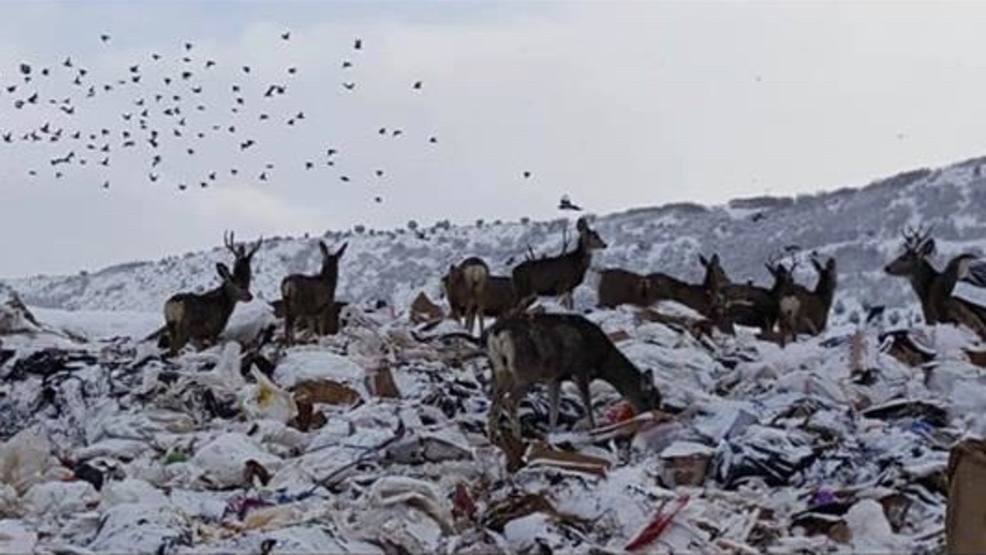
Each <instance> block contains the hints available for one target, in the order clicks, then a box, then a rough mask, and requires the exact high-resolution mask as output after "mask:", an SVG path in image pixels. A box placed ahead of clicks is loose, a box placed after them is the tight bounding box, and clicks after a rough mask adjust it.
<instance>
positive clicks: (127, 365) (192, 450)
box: [0, 309, 986, 554]
mask: <svg viewBox="0 0 986 555" xmlns="http://www.w3.org/2000/svg"><path fill="white" fill-rule="evenodd" d="M589 318H590V319H592V320H594V321H596V322H597V323H599V324H600V325H601V326H602V328H603V329H604V331H606V332H607V333H610V334H611V336H612V337H616V338H618V339H619V340H618V341H617V346H618V347H619V348H620V349H621V350H622V351H623V352H624V353H625V354H626V355H627V356H628V357H629V358H630V359H631V360H632V361H633V362H634V363H635V364H636V365H638V366H639V367H641V368H643V369H651V370H653V372H654V375H655V379H656V381H657V385H658V387H660V389H661V391H662V392H663V394H664V399H665V407H664V408H663V410H662V411H660V412H652V413H645V414H638V415H633V414H632V411H628V410H627V408H626V406H625V403H624V402H623V401H622V400H621V399H620V398H619V396H618V394H617V393H616V392H615V390H613V389H612V388H610V387H609V386H608V385H607V384H605V383H603V382H601V381H600V382H596V383H594V384H592V399H593V403H594V408H593V410H594V411H595V414H596V416H597V418H596V420H597V422H598V423H599V426H598V427H597V428H596V429H588V427H587V424H586V422H587V420H586V418H585V416H586V415H585V410H584V408H583V407H582V405H581V402H580V401H579V396H578V393H577V391H576V390H575V388H574V386H573V384H565V386H564V387H563V394H562V403H561V411H560V412H561V415H560V418H559V425H558V427H557V429H556V430H548V429H547V421H548V416H547V413H548V403H547V394H546V392H545V391H544V390H543V389H538V390H536V391H534V392H532V393H531V394H529V395H528V396H527V398H526V399H525V400H524V401H523V402H522V403H521V410H520V418H521V421H522V425H523V427H524V429H525V432H526V433H525V436H524V438H523V439H522V440H519V441H515V442H514V443H513V444H500V445H492V444H490V442H489V441H488V439H487V435H486V423H487V409H488V406H489V401H488V397H487V395H488V393H487V392H488V389H489V384H488V381H489V379H490V378H489V373H490V370H489V367H488V364H487V362H486V360H485V358H484V357H483V356H480V355H481V354H477V353H476V351H475V348H474V347H470V346H465V345H463V344H459V343H457V342H455V341H451V340H450V341H441V340H429V339H427V338H424V337H422V334H421V333H418V330H415V326H416V325H417V324H415V323H412V322H411V321H409V320H408V319H406V318H405V317H402V316H394V315H392V314H390V313H389V312H383V311H380V312H372V313H363V314H356V313H355V312H353V313H351V314H348V317H347V319H346V327H345V328H344V329H343V330H342V331H341V332H340V333H339V334H338V335H335V336H329V337H324V338H321V339H320V340H319V341H317V342H310V343H307V344H300V345H296V346H294V347H291V348H287V349H285V348H283V347H281V346H279V345H277V344H276V343H267V344H262V345H260V346H253V347H250V348H244V347H243V346H242V345H241V344H240V343H237V342H235V341H226V342H221V343H220V344H218V345H215V346H213V347H210V348H208V349H205V350H203V351H200V352H191V351H187V352H186V353H185V354H183V355H181V356H180V357H178V358H176V359H166V358H163V357H162V354H163V353H159V352H158V350H157V349H156V347H155V346H154V345H148V342H145V341H142V340H141V339H142V338H133V339H124V340H121V339H120V338H116V339H114V340H113V341H110V342H105V341H87V342H82V343H80V342H78V341H75V340H72V339H70V338H66V337H63V336H61V335H59V334H57V333H38V330H37V329H33V328H30V327H25V328H23V329H21V328H19V327H17V326H15V327H13V328H9V329H8V331H6V332H3V333H4V335H2V336H0V341H2V344H0V439H2V440H3V444H2V445H0V551H3V552H12V551H16V552H31V551H44V552H51V551H64V552H72V553H89V552H92V553H95V552H123V551H126V552H133V551H139V552H153V553H202V552H209V553H216V552H232V551H237V552H240V551H249V552H254V553H264V554H268V553H269V554H274V553H299V552H319V553H324V552H333V553H347V552H358V553H405V552H413V553H419V552H453V551H454V552H457V553H458V552H462V553H479V552H490V551H502V552H524V553H529V552H537V553H552V552H570V553H608V552H623V551H626V550H629V551H633V550H637V549H646V550H647V551H648V552H685V551H687V552H703V553H764V552H768V553H780V552H785V553H787V552H791V551H811V552H818V551H823V552H824V551H850V550H851V551H861V550H865V551H871V552H872V551H880V552H888V551H893V552H907V551H912V552H913V551H931V550H937V549H940V548H941V546H942V545H943V543H944V534H945V512H946V497H947V493H948V483H947V470H948V459H949V449H950V448H951V447H952V445H954V444H955V443H956V442H958V441H959V440H961V439H964V438H966V437H970V436H976V437H981V436H982V434H983V430H984V429H986V411H984V410H983V408H986V378H984V377H983V374H982V370H981V369H980V368H979V367H978V366H976V365H975V364H973V363H972V362H970V360H973V359H975V357H974V356H970V353H972V354H975V352H977V351H976V349H977V348H980V349H981V347H979V346H977V344H976V340H975V338H974V337H973V336H972V335H971V334H967V333H965V332H964V331H962V330H960V329H957V328H954V327H950V326H938V327H931V328H924V329H920V330H913V331H912V332H910V333H903V334H898V336H899V337H898V336H894V337H897V339H895V338H894V337H891V336H881V334H878V333H877V332H875V331H873V332H870V331H867V330H860V331H858V330H855V329H849V330H842V331H839V330H833V331H832V332H831V333H829V334H828V335H827V336H825V337H820V338H815V339H804V340H801V341H799V342H797V343H794V344H788V345H787V346H786V347H785V348H781V347H780V346H778V345H775V344H773V343H768V342H763V341H760V340H758V339H756V338H754V337H753V335H752V332H749V333H747V332H745V331H742V330H741V331H740V333H739V335H737V336H735V337H729V336H719V335H715V336H714V337H713V339H712V340H709V339H707V338H705V339H703V340H701V341H700V340H697V339H695V338H694V337H692V336H691V335H690V334H689V333H687V331H683V330H680V329H675V328H672V327H668V326H667V325H665V324H662V323H659V322H645V323H637V322H636V321H635V318H634V315H633V313H632V311H630V310H622V309H621V310H602V311H597V312H593V313H591V314H589ZM37 327H38V326H35V328H37ZM429 327H430V328H431V329H429V331H428V336H429V337H430V338H434V337H437V336H440V335H441V334H442V333H443V331H447V330H449V329H455V327H454V325H453V324H451V323H449V322H444V323H441V324H439V325H438V326H437V327H435V325H434V322H431V323H430V324H429ZM888 337H890V339H889V340H888V339H887V338H888ZM908 337H911V339H912V340H913V341H914V343H915V344H920V345H922V346H923V348H924V349H925V350H926V351H927V352H930V353H931V355H930V356H928V357H924V358H920V359H919V360H920V362H918V363H917V364H915V363H914V360H915V359H912V358H908V357H906V356H902V355H900V354H899V352H898V351H897V350H895V349H896V348H895V347H894V345H893V343H894V342H895V341H905V340H907V338H908ZM901 338H902V339H901ZM897 348H900V346H899V345H898V346H897ZM925 358H926V359H927V360H925ZM258 361H266V363H265V364H262V363H258Z"/></svg>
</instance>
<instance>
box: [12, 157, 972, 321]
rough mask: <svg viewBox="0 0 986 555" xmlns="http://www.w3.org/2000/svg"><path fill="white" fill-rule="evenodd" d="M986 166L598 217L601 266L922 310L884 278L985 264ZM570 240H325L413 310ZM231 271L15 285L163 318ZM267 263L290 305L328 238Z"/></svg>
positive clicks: (206, 263) (510, 229)
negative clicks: (923, 259)
mask: <svg viewBox="0 0 986 555" xmlns="http://www.w3.org/2000/svg"><path fill="white" fill-rule="evenodd" d="M984 163H986V158H981V159H974V160H968V161H965V162H962V163H959V164H955V165H953V166H950V167H947V168H944V169H934V170H932V169H921V170H915V171H908V172H904V173H901V174H898V175H895V176H893V177H890V178H888V179H883V180H880V181H877V182H874V183H872V184H869V185H867V186H865V187H862V188H859V189H842V190H839V191H835V192H831V193H824V194H818V195H803V196H797V197H754V198H745V199H736V200H733V201H731V202H729V203H728V204H727V205H726V206H711V207H707V206H702V205H698V204H692V203H678V204H672V205H665V206H660V207H656V208H637V209H632V210H628V211H626V212H623V213H617V214H610V215H606V216H602V217H598V218H596V219H595V222H594V227H595V228H596V229H598V231H599V232H600V234H601V235H602V236H603V237H604V239H605V240H606V241H607V242H608V243H609V248H608V249H606V250H605V251H602V252H600V253H599V254H598V255H597V257H596V259H595V266H597V267H611V266H620V267H624V268H627V269H631V270H635V271H640V272H646V271H664V272H668V273H671V274H674V275H679V276H681V277H683V278H686V279H690V280H697V279H698V278H699V274H700V267H699V265H698V263H697V257H698V254H700V253H701V254H710V253H713V252H718V253H719V254H720V256H721V257H722V259H723V264H724V266H725V268H726V270H727V272H728V273H729V275H730V276H731V277H732V278H733V279H734V280H736V281H743V280H747V279H752V280H754V281H757V282H766V281H767V280H768V277H767V273H766V271H765V269H764V267H763V263H764V261H765V260H766V259H767V258H768V257H769V256H771V255H772V254H775V253H777V252H779V251H781V250H782V249H784V248H785V247H789V246H794V247H797V248H798V249H800V251H801V252H803V253H808V252H813V251H814V252H818V253H819V254H821V255H824V256H835V257H836V259H837V260H838V264H839V294H838V296H837V301H841V302H839V303H838V304H840V308H842V309H844V310H843V311H842V312H843V313H844V314H846V313H848V312H849V311H851V310H852V309H854V308H855V307H856V306H858V305H859V304H860V303H867V304H887V305H890V306H899V307H905V306H906V307H909V309H911V308H913V307H914V305H915V299H914V298H913V294H912V293H911V291H910V288H909V287H908V284H907V283H906V281H905V280H903V279H900V278H892V277H889V276H886V275H885V274H884V273H883V271H882V268H883V266H884V264H885V263H886V262H887V261H888V260H890V259H891V258H892V257H893V256H894V255H895V253H896V252H897V250H898V249H899V245H900V237H901V230H902V229H904V228H906V227H907V226H917V225H919V224H924V225H932V226H933V229H934V236H935V238H936V240H937V243H938V248H939V255H938V256H939V260H940V261H941V262H940V263H941V264H943V263H944V260H945V258H946V257H947V256H949V255H952V254H955V253H958V252H959V251H966V250H969V251H973V252H981V247H982V246H983V245H984V244H986V219H984V218H983V217H982V216H981V215H982V214H986V178H983V177H981V176H980V175H979V167H980V165H981V164H984ZM573 219H574V218H573ZM566 227H567V228H568V230H569V231H568V236H569V239H570V240H571V236H572V232H573V231H572V228H573V226H572V221H571V220H568V219H558V220H554V221H550V222H523V223H521V222H511V223H486V224H484V225H473V226H451V225H437V226H432V227H430V228H421V229H417V230H415V231H412V230H407V229H405V230H397V231H386V232H381V231H370V230H366V231H363V232H362V233H356V232H353V231H348V232H328V233H326V234H325V238H326V241H327V242H329V243H330V244H337V243H341V242H343V241H348V242H349V243H350V245H349V249H348V250H347V252H346V255H345V257H344V258H343V260H342V264H341V268H340V271H341V278H340V284H339V295H340V297H343V298H346V299H349V300H369V299H377V298H383V299H388V300H390V301H392V302H394V303H395V304H397V305H398V306H405V305H406V304H407V303H408V302H409V300H410V298H411V297H412V296H413V294H415V293H416V292H417V291H418V290H420V289H425V290H426V291H428V292H429V293H430V294H432V295H433V296H434V295H437V292H438V277H439V275H440V274H441V273H442V272H444V271H445V269H447V267H448V265H449V264H450V263H453V262H456V261H458V260H460V259H462V258H463V257H465V256H469V255H478V256H481V257H483V258H485V259H486V260H488V261H489V262H490V264H491V266H492V268H493V270H494V272H495V273H508V272H509V268H510V267H511V265H512V264H514V263H516V261H518V260H521V259H523V257H524V256H525V255H526V251H527V247H528V245H530V246H531V247H532V248H533V249H534V250H535V252H537V253H538V254H543V253H552V254H553V253H557V252H558V251H559V250H560V249H561V247H562V230H563V229H565V228H566ZM570 242H571V241H570ZM217 244H220V241H219V238H217ZM330 246H331V245H330ZM228 258H229V255H228V253H227V252H225V250H224V249H223V248H222V247H216V248H214V249H212V250H210V251H207V252H202V253H192V254H187V255H185V256H182V257H169V258H166V259H164V260H160V261H156V262H135V263H130V264H125V265H119V266H113V267H110V268H106V269H104V270H102V271H99V272H95V273H91V274H85V273H81V274H79V275H74V276H38V277H31V278H24V279H14V280H9V281H8V284H9V285H10V286H12V287H14V288H15V289H17V290H18V291H20V292H21V294H22V295H23V297H24V299H25V300H26V301H27V302H28V303H29V304H33V305H37V306H44V307H51V308H66V309H81V308H85V309H108V310H140V311H155V312H156V311H159V310H160V307H161V306H162V304H163V302H164V300H165V299H166V298H167V297H168V296H170V295H171V294H173V293H175V292H177V291H186V290H197V291H198V290H203V289H205V288H207V287H211V286H213V285H214V284H215V283H216V279H217V278H216V276H215V269H214V266H215V262H217V261H223V260H227V259H228ZM254 260H255V261H254V271H255V287H254V290H255V293H256V294H257V295H258V296H260V298H263V299H268V300H271V299H275V298H277V297H278V296H279V293H278V284H279V283H280V280H281V278H283V277H284V276H285V275H286V274H288V273H292V272H314V271H315V270H316V269H317V267H318V264H319V252H318V249H317V246H316V242H315V239H299V238H277V239H272V240H270V241H267V242H266V243H265V244H264V246H263V247H262V248H261V249H260V251H259V252H258V253H257V255H256V257H255V259H254ZM801 272H803V273H801ZM797 277H798V279H799V280H800V281H802V282H805V283H808V284H812V283H813V282H814V275H812V272H811V271H810V269H809V268H808V265H802V267H801V268H800V269H799V274H798V276H797ZM965 290H966V291H968V290H969V288H966V289H965ZM969 293H970V294H975V293H977V291H969ZM576 299H577V301H578V302H580V303H582V305H583V306H585V305H588V304H590V303H593V302H594V293H593V292H592V291H591V289H590V287H589V286H583V287H582V288H580V290H579V291H578V292H577V296H576Z"/></svg>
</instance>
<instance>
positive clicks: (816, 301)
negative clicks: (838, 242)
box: [778, 258, 837, 341]
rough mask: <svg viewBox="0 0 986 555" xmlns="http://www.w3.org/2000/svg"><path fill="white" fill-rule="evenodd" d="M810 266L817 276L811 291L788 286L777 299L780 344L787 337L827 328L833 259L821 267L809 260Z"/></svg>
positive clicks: (832, 291) (832, 294)
mask: <svg viewBox="0 0 986 555" xmlns="http://www.w3.org/2000/svg"><path fill="white" fill-rule="evenodd" d="M811 264H812V266H814V267H815V271H816V272H817V273H818V281H817V282H816V283H815V288H814V289H812V290H808V289H806V288H805V287H803V286H801V285H798V284H793V283H792V284H791V286H790V287H789V288H788V290H787V291H785V292H784V293H783V296H782V298H781V299H780V305H779V307H778V309H779V312H780V314H781V323H782V325H783V328H784V329H783V330H781V337H782V341H783V340H786V338H788V337H789V338H791V339H792V340H793V339H795V338H796V336H797V335H798V334H808V335H818V334H820V333H822V332H823V331H824V330H825V327H826V326H827V325H828V316H829V310H830V309H831V307H832V300H833V299H834V297H835V288H836V283H837V275H836V264H835V259H834V258H829V259H828V260H827V261H826V262H825V264H822V263H821V262H819V261H818V259H816V258H812V259H811Z"/></svg>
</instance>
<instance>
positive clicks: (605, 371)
mask: <svg viewBox="0 0 986 555" xmlns="http://www.w3.org/2000/svg"><path fill="white" fill-rule="evenodd" d="M528 298H529V299H531V300H533V297H528ZM486 351H487V355H488V356H489V359H490V363H491V366H492V368H493V380H492V381H493V391H492V404H491V406H490V413H489V431H490V437H495V436H496V435H497V434H496V430H497V421H498V420H499V417H500V414H501V412H502V410H503V408H504V406H506V408H507V411H508V416H509V418H510V422H511V426H512V431H513V434H514V436H515V437H516V438H518V439H519V438H520V422H519V420H518V419H517V406H518V404H519V403H520V399H521V398H522V396H523V395H524V394H525V393H527V391H528V389H530V387H531V386H532V385H533V384H535V383H547V385H548V395H549V405H550V413H549V425H550V427H551V428H552V429H553V428H554V427H555V425H556V424H557V422H558V396H559V393H560V391H561V382H562V380H572V381H574V382H575V384H576V385H577V386H578V388H579V393H580V394H581V397H582V404H583V405H584V406H585V409H586V412H587V413H588V418H589V425H590V426H592V427H595V419H594V418H593V416H592V403H591V399H590V397H589V384H590V382H592V380H595V379H601V380H604V381H606V382H609V383H610V384H612V385H613V387H615V388H616V390H617V391H619V392H620V393H621V394H623V396H624V397H626V398H627V399H628V400H629V401H630V404H631V405H633V408H634V409H635V410H636V411H638V412H644V411H648V410H652V409H657V408H660V405H661V393H660V391H658V389H657V388H656V387H655V386H654V381H653V376H652V375H651V372H650V371H647V372H641V371H640V370H639V369H638V368H637V367H636V366H635V365H634V364H633V363H632V362H630V360H629V359H628V358H627V357H626V356H625V355H624V354H623V353H622V352H620V350H619V349H617V348H616V346H615V345H614V344H613V342H612V341H611V340H610V339H609V337H608V336H607V335H606V334H605V333H604V332H603V331H602V330H601V329H600V328H599V326H598V325H596V324H595V323H593V322H592V321H590V320H588V319H587V318H585V317H584V316H582V315H579V314H545V313H543V314H517V313H513V314H508V315H506V316H504V317H502V318H500V319H499V320H498V321H497V322H496V323H495V324H494V325H493V326H492V327H491V328H490V329H489V330H488V334H487V336H486Z"/></svg>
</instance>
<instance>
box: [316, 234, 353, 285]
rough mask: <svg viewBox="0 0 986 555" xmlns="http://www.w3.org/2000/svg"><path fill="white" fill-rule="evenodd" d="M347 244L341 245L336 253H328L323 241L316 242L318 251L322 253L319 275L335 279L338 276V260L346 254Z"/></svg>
mask: <svg viewBox="0 0 986 555" xmlns="http://www.w3.org/2000/svg"><path fill="white" fill-rule="evenodd" d="M348 246H349V243H343V244H342V246H341V247H339V250H337V251H336V252H334V253H333V252H331V251H329V247H328V246H326V245H325V243H324V242H323V241H319V242H318V250H319V251H321V252H322V270H321V272H320V273H319V275H321V276H322V277H323V278H324V277H333V278H334V277H335V276H338V275H339V259H340V258H342V255H343V253H345V252H346V247H348Z"/></svg>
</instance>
